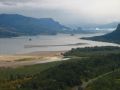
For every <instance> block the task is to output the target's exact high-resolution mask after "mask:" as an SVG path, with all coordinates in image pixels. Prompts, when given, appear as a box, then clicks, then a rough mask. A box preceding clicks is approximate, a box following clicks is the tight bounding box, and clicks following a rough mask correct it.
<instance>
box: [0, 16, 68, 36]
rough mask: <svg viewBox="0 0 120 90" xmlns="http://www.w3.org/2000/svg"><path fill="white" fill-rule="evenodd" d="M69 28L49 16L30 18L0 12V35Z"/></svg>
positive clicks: (59, 30) (60, 30) (31, 33)
mask: <svg viewBox="0 0 120 90" xmlns="http://www.w3.org/2000/svg"><path fill="white" fill-rule="evenodd" d="M68 29H69V28H67V27H65V26H64V25H61V24H60V23H59V22H57V21H55V20H53V19H51V18H40V19H37V18H32V17H26V16H22V15H18V14H0V37H12V36H19V35H38V34H50V35H53V34H57V33H62V32H64V31H66V30H68Z"/></svg>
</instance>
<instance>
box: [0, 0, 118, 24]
mask: <svg viewBox="0 0 120 90" xmlns="http://www.w3.org/2000/svg"><path fill="white" fill-rule="evenodd" d="M0 13H18V14H22V15H27V16H32V17H38V18H43V17H48V18H49V17H52V18H54V19H55V20H57V21H60V22H61V23H63V24H66V25H72V24H73V25H84V24H87V23H91V24H93V23H96V24H100V23H110V22H117V21H120V0H0Z"/></svg>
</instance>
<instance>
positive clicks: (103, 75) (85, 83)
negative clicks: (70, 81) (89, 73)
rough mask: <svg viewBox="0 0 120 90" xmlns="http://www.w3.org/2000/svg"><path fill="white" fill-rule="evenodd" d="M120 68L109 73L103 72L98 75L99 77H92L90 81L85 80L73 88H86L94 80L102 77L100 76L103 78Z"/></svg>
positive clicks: (78, 89)
mask: <svg viewBox="0 0 120 90" xmlns="http://www.w3.org/2000/svg"><path fill="white" fill-rule="evenodd" d="M118 70H119V69H116V70H114V71H110V72H107V73H105V74H102V75H100V76H98V77H95V78H93V79H90V80H89V81H88V82H83V84H82V85H81V86H75V87H74V88H73V90H84V89H85V88H86V87H87V86H88V85H89V84H91V83H93V82H94V81H96V80H98V79H100V78H102V77H105V76H107V75H109V74H111V73H113V72H115V71H118Z"/></svg>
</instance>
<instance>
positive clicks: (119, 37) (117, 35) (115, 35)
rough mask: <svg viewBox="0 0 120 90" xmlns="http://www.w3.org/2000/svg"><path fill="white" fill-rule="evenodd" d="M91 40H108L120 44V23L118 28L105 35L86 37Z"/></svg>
mask: <svg viewBox="0 0 120 90" xmlns="http://www.w3.org/2000/svg"><path fill="white" fill-rule="evenodd" d="M84 39H89V40H96V41H107V42H114V43H119V44H120V24H118V26H117V29H116V30H115V31H113V32H111V33H108V34H106V35H103V36H95V37H90V38H84Z"/></svg>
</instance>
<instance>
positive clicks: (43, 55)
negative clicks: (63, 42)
mask: <svg viewBox="0 0 120 90" xmlns="http://www.w3.org/2000/svg"><path fill="white" fill-rule="evenodd" d="M64 52H65V51H40V52H31V53H25V54H15V55H0V67H18V66H25V65H32V64H38V63H47V62H52V61H60V60H64V59H63V56H62V55H61V53H64Z"/></svg>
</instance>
